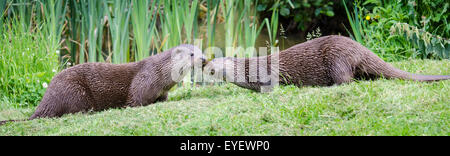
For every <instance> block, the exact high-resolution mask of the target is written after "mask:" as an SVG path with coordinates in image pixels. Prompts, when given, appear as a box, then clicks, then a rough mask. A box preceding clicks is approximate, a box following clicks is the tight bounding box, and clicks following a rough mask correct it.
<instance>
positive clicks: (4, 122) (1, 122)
mask: <svg viewBox="0 0 450 156" xmlns="http://www.w3.org/2000/svg"><path fill="white" fill-rule="evenodd" d="M20 121H28V119H25V120H4V121H0V126H1V125H4V124H6V123H8V122H20Z"/></svg>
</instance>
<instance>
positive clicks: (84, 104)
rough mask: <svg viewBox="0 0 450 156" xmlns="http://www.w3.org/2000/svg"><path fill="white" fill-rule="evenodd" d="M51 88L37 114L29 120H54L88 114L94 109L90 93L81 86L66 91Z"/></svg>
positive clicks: (68, 88)
mask: <svg viewBox="0 0 450 156" xmlns="http://www.w3.org/2000/svg"><path fill="white" fill-rule="evenodd" d="M61 89H62V88H55V87H53V86H50V87H49V89H47V92H46V93H45V94H44V97H43V98H42V101H41V103H40V104H39V106H38V107H37V108H36V111H35V113H34V114H33V115H32V116H31V117H30V118H29V119H30V120H32V119H36V118H54V117H61V116H63V115H64V114H69V113H77V112H86V111H88V110H89V109H92V106H93V105H92V101H90V100H89V99H90V97H89V94H88V91H87V90H86V89H85V88H83V87H82V86H80V85H69V86H68V87H67V88H65V89H64V90H61Z"/></svg>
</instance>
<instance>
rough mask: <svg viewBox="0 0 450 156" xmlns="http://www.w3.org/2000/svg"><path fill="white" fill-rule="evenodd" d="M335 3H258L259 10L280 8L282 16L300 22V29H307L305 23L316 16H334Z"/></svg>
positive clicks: (270, 0) (289, 0)
mask: <svg viewBox="0 0 450 156" xmlns="http://www.w3.org/2000/svg"><path fill="white" fill-rule="evenodd" d="M334 5H335V4H334V2H333V1H327V0H302V1H293V0H276V1H273V0H262V1H261V3H260V4H258V5H257V10H258V11H259V12H267V11H273V10H275V9H278V10H279V13H280V15H281V16H282V17H284V18H286V19H293V20H294V21H295V22H297V23H298V29H300V30H305V28H306V27H305V25H306V24H307V23H309V22H311V21H312V20H313V19H314V18H320V16H322V15H325V16H329V17H333V16H334V15H335V13H334V7H335V6H334Z"/></svg>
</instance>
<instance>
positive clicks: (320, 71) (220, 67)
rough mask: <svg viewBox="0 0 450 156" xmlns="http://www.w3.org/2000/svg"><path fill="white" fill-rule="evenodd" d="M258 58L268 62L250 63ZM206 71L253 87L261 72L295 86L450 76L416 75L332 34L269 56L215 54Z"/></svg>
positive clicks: (260, 83)
mask: <svg viewBox="0 0 450 156" xmlns="http://www.w3.org/2000/svg"><path fill="white" fill-rule="evenodd" d="M273 58H277V61H278V66H277V67H279V68H278V70H274V69H273V68H270V65H272V64H271V61H273ZM261 61H262V62H265V63H266V64H267V65H261V64H251V63H250V62H261ZM251 71H258V72H253V73H252V72H251ZM205 72H206V74H208V75H212V76H213V77H216V78H219V79H226V80H228V81H231V82H232V83H234V84H236V85H238V86H240V87H243V88H247V89H251V90H255V91H261V87H262V86H266V85H268V82H269V81H267V80H269V78H267V77H264V76H262V75H260V72H268V73H271V74H270V76H274V75H275V76H276V77H277V80H279V83H280V84H285V85H289V84H293V85H296V86H302V85H307V86H311V85H312V86H330V85H333V84H342V83H348V82H352V81H353V80H354V79H367V78H369V79H374V78H379V77H382V76H383V77H385V78H399V79H406V80H415V81H436V80H446V79H450V76H449V75H441V76H438V75H417V74H411V73H408V72H405V71H402V70H400V69H397V68H394V67H393V66H391V65H390V64H388V63H386V62H384V61H383V60H382V59H380V58H379V57H378V56H377V55H375V54H374V53H373V52H371V51H370V50H369V49H367V48H366V47H364V46H362V45H361V44H359V43H358V42H355V41H353V40H351V39H350V38H347V37H342V36H335V35H332V36H324V37H320V38H317V39H314V40H310V41H308V42H305V43H301V44H298V45H295V46H293V47H291V48H288V49H286V50H284V51H281V52H280V53H276V54H273V55H268V56H261V57H253V58H229V57H228V58H217V59H214V60H212V61H210V62H209V63H208V64H207V65H206V66H205ZM252 79H253V80H254V81H252Z"/></svg>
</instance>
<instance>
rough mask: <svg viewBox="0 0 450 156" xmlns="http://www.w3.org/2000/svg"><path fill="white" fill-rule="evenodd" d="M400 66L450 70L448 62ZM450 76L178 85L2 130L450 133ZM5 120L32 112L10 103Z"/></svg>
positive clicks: (0, 131)
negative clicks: (259, 88) (152, 98)
mask: <svg viewBox="0 0 450 156" xmlns="http://www.w3.org/2000/svg"><path fill="white" fill-rule="evenodd" d="M393 64H394V65H395V66H396V67H398V68H400V69H403V70H407V71H410V72H414V73H421V74H444V75H449V74H450V70H449V69H450V61H449V60H442V61H432V60H410V61H403V62H396V63H393ZM449 85H450V81H448V80H447V81H441V82H432V83H420V82H412V81H403V80H384V79H382V80H377V81H361V82H354V83H351V84H345V85H341V86H333V87H303V88H297V87H293V86H281V87H279V88H276V89H275V91H274V92H272V93H269V94H261V93H255V92H252V91H249V90H245V89H241V88H239V87H236V86H234V85H232V84H227V85H223V86H209V87H201V88H194V89H192V90H189V89H185V88H178V89H176V90H174V91H173V92H171V93H170V94H169V101H168V102H164V103H157V104H154V105H151V106H146V107H139V108H127V109H114V110H107V111H104V112H99V113H91V114H74V115H66V116H64V117H62V118H59V119H38V120H33V121H27V122H18V123H9V124H6V125H3V126H0V135H449V134H450V129H449V127H450V124H449V121H450V120H449V119H450V105H449V104H450V100H449V97H450V87H449ZM7 106H8V104H7V103H3V104H2V107H1V109H0V120H5V119H21V118H27V117H28V116H30V115H31V114H32V113H33V111H34V108H31V107H30V108H8V107H7Z"/></svg>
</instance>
